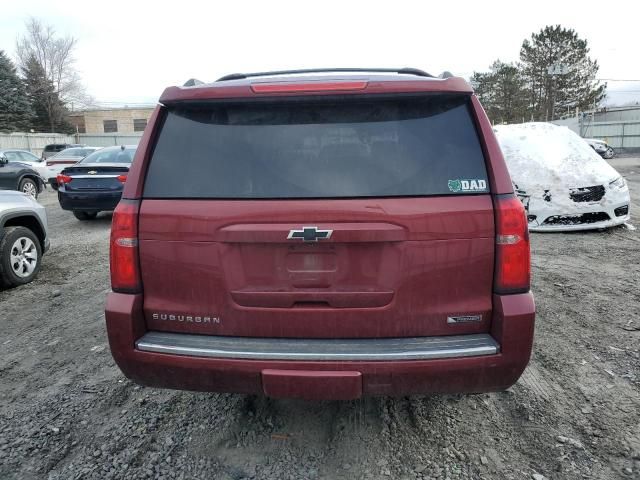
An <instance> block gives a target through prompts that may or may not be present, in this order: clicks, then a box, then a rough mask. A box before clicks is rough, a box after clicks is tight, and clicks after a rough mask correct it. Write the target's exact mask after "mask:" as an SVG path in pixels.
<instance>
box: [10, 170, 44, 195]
mask: <svg viewBox="0 0 640 480" xmlns="http://www.w3.org/2000/svg"><path fill="white" fill-rule="evenodd" d="M25 178H28V179H30V180H33V181H34V182H36V186H37V188H38V193H42V191H43V190H44V181H43V180H42V178H40V176H39V175H37V174H34V173H32V172H26V173H23V174H22V175H20V176H19V177H18V184H17V185H16V189H18V190H19V189H20V183H22V180H24V179H25Z"/></svg>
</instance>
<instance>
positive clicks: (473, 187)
mask: <svg viewBox="0 0 640 480" xmlns="http://www.w3.org/2000/svg"><path fill="white" fill-rule="evenodd" d="M448 186H449V190H451V191H452V192H453V193H458V192H486V191H487V181H486V180H481V179H467V180H459V179H456V180H449V182H448Z"/></svg>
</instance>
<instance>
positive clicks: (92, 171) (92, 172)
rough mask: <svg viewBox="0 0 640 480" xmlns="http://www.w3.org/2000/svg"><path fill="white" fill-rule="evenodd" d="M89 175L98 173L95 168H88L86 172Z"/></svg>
mask: <svg viewBox="0 0 640 480" xmlns="http://www.w3.org/2000/svg"><path fill="white" fill-rule="evenodd" d="M87 173H88V174H89V175H95V174H96V173H98V172H97V171H96V170H89V171H88V172H87Z"/></svg>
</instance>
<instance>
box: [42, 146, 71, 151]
mask: <svg viewBox="0 0 640 480" xmlns="http://www.w3.org/2000/svg"><path fill="white" fill-rule="evenodd" d="M67 147H68V145H65V144H52V145H46V146H45V147H44V151H45V152H59V151H61V150H64V149H65V148H67Z"/></svg>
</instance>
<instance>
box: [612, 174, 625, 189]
mask: <svg viewBox="0 0 640 480" xmlns="http://www.w3.org/2000/svg"><path fill="white" fill-rule="evenodd" d="M626 185H627V182H626V181H625V179H624V177H618V178H616V179H615V180H614V181H613V182H609V187H610V188H624V187H625V186H626Z"/></svg>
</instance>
